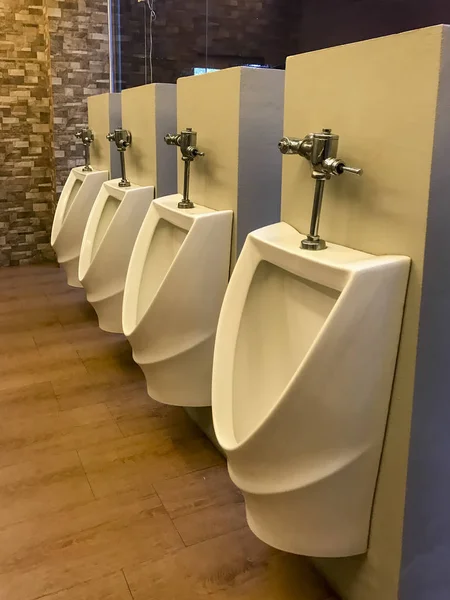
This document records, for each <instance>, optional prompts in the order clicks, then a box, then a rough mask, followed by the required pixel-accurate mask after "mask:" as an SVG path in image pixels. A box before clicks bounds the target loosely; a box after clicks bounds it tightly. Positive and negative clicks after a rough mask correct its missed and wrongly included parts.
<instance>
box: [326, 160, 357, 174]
mask: <svg viewBox="0 0 450 600" xmlns="http://www.w3.org/2000/svg"><path fill="white" fill-rule="evenodd" d="M323 168H324V171H326V172H328V173H330V175H342V174H343V173H349V174H350V175H359V176H361V175H362V174H363V173H364V171H363V169H360V168H357V167H348V166H347V165H346V164H345V162H344V161H343V160H341V159H340V158H326V159H325V160H324V161H323Z"/></svg>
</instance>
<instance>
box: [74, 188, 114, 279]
mask: <svg viewBox="0 0 450 600" xmlns="http://www.w3.org/2000/svg"><path fill="white" fill-rule="evenodd" d="M107 183H109V182H104V183H103V184H102V187H101V188H100V191H99V193H98V195H97V198H96V199H95V201H94V204H93V206H92V209H91V212H90V213H89V217H88V220H87V223H86V228H85V230H84V234H83V241H82V242H81V249H80V262H79V266H78V279H79V280H80V281H81V283H83V280H84V279H85V278H86V277H87V275H88V273H89V269H90V267H91V265H92V262H93V261H94V259H95V256H92V251H93V243H94V242H93V240H94V239H95V235H96V233H97V228H98V225H99V222H100V219H101V217H102V214H103V210H104V208H105V205H106V203H107V201H108V200H109V198H110V197H111V196H113V198H115V199H116V200H118V201H119V207H118V208H117V210H116V212H115V213H114V215H113V218H112V219H111V221H110V222H109V224H108V227H107V228H106V231H105V233H104V235H103V239H104V238H105V236H106V234H107V233H108V231H109V229H110V227H111V225H112V223H113V221H114V219H115V217H116V215H117V211H118V210H119V208H120V205H121V204H122V201H123V199H124V197H125V194H123V193H122V194H121V198H117V196H114V195H113V194H112V193H111V191H110V190H111V189H113V190H114V189H115V188H110V186H108V185H107ZM118 191H120V192H122V190H118ZM103 193H104V200H103V202H102V203H101V205H100V202H98V204H97V201H98V200H99V198H100V197H101V195H103ZM96 205H97V206H96ZM100 206H101V207H100ZM94 219H95V221H94ZM94 225H95V229H94V231H93V234H94V235H93V237H92V242H91V243H89V258H87V251H88V241H87V239H88V234H89V233H90V231H91V228H93V227H94ZM97 252H98V249H97ZM96 254H97V253H96ZM85 255H86V261H88V264H87V265H86V266H85V265H84V260H83V257H84V256H85ZM82 268H83V271H84V272H83V273H82Z"/></svg>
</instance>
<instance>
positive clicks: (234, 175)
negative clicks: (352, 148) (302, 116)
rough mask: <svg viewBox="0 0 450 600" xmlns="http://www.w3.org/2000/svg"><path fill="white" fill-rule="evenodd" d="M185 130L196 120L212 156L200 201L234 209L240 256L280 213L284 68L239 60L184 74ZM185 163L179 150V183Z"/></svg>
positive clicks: (199, 162)
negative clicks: (251, 234) (200, 72)
mask: <svg viewBox="0 0 450 600" xmlns="http://www.w3.org/2000/svg"><path fill="white" fill-rule="evenodd" d="M177 87H178V109H177V114H178V130H179V131H180V130H182V129H186V127H192V129H194V130H195V131H197V133H198V139H197V145H198V147H199V149H200V150H202V151H203V152H205V157H204V158H198V159H196V160H195V161H194V164H193V165H192V168H191V199H192V201H193V202H196V203H198V204H202V205H204V206H208V207H210V208H213V209H216V210H221V209H231V210H233V211H234V215H235V221H234V239H233V260H234V257H235V256H236V255H237V254H238V253H239V251H240V249H241V247H242V244H243V243H244V241H245V237H246V235H247V233H248V232H249V231H252V230H253V229H257V228H258V227H262V226H264V225H268V224H270V223H274V222H276V221H278V220H279V214H280V213H279V210H280V192H281V157H280V154H279V152H278V148H277V143H278V141H279V139H280V137H281V135H282V127H283V125H282V123H283V96H284V71H277V70H274V69H251V68H246V67H234V68H231V69H225V70H223V71H218V72H216V73H207V74H205V75H199V76H192V77H184V78H181V79H179V80H178V86H177ZM182 185H183V163H182V161H181V156H180V153H179V152H178V188H179V191H180V192H181V191H182Z"/></svg>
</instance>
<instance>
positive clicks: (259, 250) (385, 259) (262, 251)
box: [212, 222, 410, 454]
mask: <svg viewBox="0 0 450 600" xmlns="http://www.w3.org/2000/svg"><path fill="white" fill-rule="evenodd" d="M281 223H283V222H280V223H276V224H274V225H269V226H267V227H264V228H261V229H259V230H256V231H254V232H252V233H250V234H249V235H248V236H247V240H246V243H245V245H244V248H243V250H242V252H241V256H240V258H239V260H242V259H243V257H244V252H246V253H247V254H249V252H250V249H251V250H252V251H253V252H254V257H253V260H252V257H251V256H249V258H248V259H247V260H248V261H252V262H253V265H252V273H251V277H249V278H248V280H247V282H248V285H247V287H246V291H245V295H244V296H243V298H241V302H240V305H239V310H236V308H234V311H232V312H235V313H237V314H238V320H237V322H236V320H235V327H233V328H232V330H231V333H229V334H228V332H227V334H226V335H227V337H226V339H225V341H224V342H223V344H224V345H225V346H227V347H231V348H232V356H231V357H230V358H229V359H228V360H227V363H228V365H229V366H228V368H227V372H228V376H227V375H225V378H227V379H230V380H233V379H234V368H235V359H236V346H237V340H238V336H239V331H240V327H241V321H242V316H243V311H244V308H245V305H246V303H247V299H248V293H249V290H250V286H251V284H252V282H253V278H254V275H255V273H256V269H257V267H258V265H259V264H260V263H261V262H262V261H264V260H265V261H266V262H269V263H270V264H272V265H274V266H276V267H278V268H280V269H282V270H284V271H288V272H290V273H291V274H293V275H294V276H296V277H303V278H306V279H307V280H308V281H311V278H308V277H305V276H304V275H301V274H300V273H299V272H298V271H296V272H294V271H292V270H291V269H288V268H286V267H285V266H283V265H281V264H279V263H277V262H276V261H275V260H268V259H267V258H266V257H265V256H264V255H266V256H267V254H268V253H270V251H269V250H268V246H271V247H274V246H275V247H276V248H277V250H281V253H280V255H281V254H282V253H289V254H293V255H294V259H295V261H300V264H301V262H302V261H303V260H304V259H306V258H307V259H308V260H311V259H314V258H316V259H317V258H318V257H317V253H311V254H307V252H309V251H301V252H300V253H298V252H297V253H293V252H292V251H290V249H289V247H285V248H282V247H281V248H280V246H279V245H277V244H274V243H273V242H272V241H271V240H268V239H264V235H263V232H264V231H267V230H268V229H272V228H273V227H274V226H277V225H280V224H281ZM283 224H284V225H286V226H287V227H289V228H290V229H291V230H292V231H291V233H292V232H296V233H297V235H298V236H299V239H301V237H302V234H300V232H298V231H297V230H296V229H295V228H293V227H292V226H291V225H289V224H287V223H283ZM337 246H338V245H333V247H337ZM339 247H341V248H345V247H344V246H339ZM348 250H352V249H351V248H348ZM323 252H326V250H325V251H323ZM354 252H355V253H358V254H360V255H361V256H363V255H366V256H367V261H363V260H361V261H358V260H355V261H349V262H347V263H346V264H345V265H342V264H332V265H329V264H328V265H327V266H328V267H330V266H331V268H332V269H333V270H334V271H341V273H342V274H343V275H344V285H343V287H342V289H341V290H339V289H337V291H339V292H340V294H339V297H338V299H337V300H336V302H335V304H334V306H333V308H332V309H331V311H330V313H329V314H328V317H327V318H326V320H325V322H324V324H323V325H322V327H321V329H320V331H319V333H318V335H317V336H316V338H315V339H314V341H313V343H312V344H311V346H310V347H309V349H308V351H307V353H306V354H305V356H304V357H303V360H302V361H301V362H300V364H299V365H298V366H297V368H296V369H295V371H294V373H293V374H292V376H291V378H290V379H289V381H288V382H287V384H286V386H285V388H284V389H283V391H282V393H281V394H280V395H279V397H278V398H277V400H276V402H274V404H273V405H272V407H271V409H270V410H269V411H268V412H267V413H266V415H265V416H264V418H263V419H262V420H261V421H260V422H259V423H258V424H257V425H256V426H255V427H253V428H252V431H251V432H250V433H249V434H248V435H247V436H245V438H243V439H242V440H241V441H240V442H237V440H236V436H235V434H234V427H233V418H232V416H233V386H231V388H230V390H229V391H230V394H231V398H230V400H228V401H226V402H227V404H228V405H229V408H228V409H227V410H230V411H231V414H230V418H227V425H226V427H227V429H228V430H227V431H226V432H225V434H224V433H223V431H220V429H223V425H219V424H218V421H217V417H216V414H215V413H216V411H215V410H214V405H215V404H216V403H217V402H219V401H220V402H222V403H223V402H225V400H223V399H222V398H223V396H222V392H219V393H220V395H221V399H220V400H219V401H218V400H216V401H214V398H213V400H212V407H213V421H214V428H215V431H216V435H217V439H218V441H219V443H220V445H221V447H222V448H223V449H224V450H225V452H226V453H228V454H231V453H233V452H236V451H239V450H240V449H241V448H242V447H243V446H244V445H246V444H248V443H249V442H251V441H252V439H253V438H254V437H255V436H256V435H258V434H259V432H260V431H261V429H262V428H263V427H264V426H265V425H266V424H267V423H268V422H269V421H270V420H271V419H272V417H273V416H274V415H275V414H276V412H277V411H278V410H280V408H281V405H282V400H283V398H285V397H286V396H287V395H288V394H289V393H290V391H291V390H292V387H293V386H294V385H295V382H296V380H297V379H298V377H299V374H300V372H301V371H302V370H306V369H307V368H308V365H309V364H310V362H311V360H312V357H314V355H315V354H316V352H317V347H318V346H319V345H320V344H322V343H323V342H322V340H323V335H324V331H325V329H326V328H327V327H328V326H330V324H332V323H334V321H335V320H336V318H337V317H336V313H338V312H340V310H341V306H342V304H343V303H344V301H345V300H346V298H347V296H348V294H349V293H350V291H351V288H352V287H353V285H354V284H355V282H356V281H357V279H358V278H359V277H360V275H362V274H364V273H366V272H367V271H369V270H371V269H372V268H377V267H381V266H382V265H383V264H386V263H389V262H396V261H398V260H401V259H406V260H407V261H408V262H409V263H410V258H409V257H405V256H402V255H397V256H392V255H382V256H377V255H373V254H368V253H364V252H360V251H358V250H355V251H354ZM313 255H314V256H313ZM322 256H323V257H325V255H324V254H323V255H322ZM238 262H239V261H238ZM314 262H317V260H315V261H314ZM319 262H320V261H319ZM363 262H364V263H365V265H364V266H363V265H362V264H361V263H363ZM241 264H242V263H241ZM322 264H325V263H322ZM237 268H238V265H237V266H236V267H235V270H234V273H233V275H234V274H235V273H238V271H237ZM233 275H232V278H233ZM235 281H236V279H235ZM315 282H316V283H319V284H322V282H321V281H317V280H315ZM238 283H239V284H240V285H242V282H238ZM235 285H237V284H233V285H231V279H230V283H229V285H228V289H227V293H226V294H225V298H224V302H223V305H222V312H221V318H220V319H219V325H218V330H217V340H219V339H220V337H221V335H220V331H219V330H220V329H221V327H224V326H223V325H221V321H222V320H223V318H222V315H226V314H227V313H228V308H227V307H228V305H229V303H230V302H231V301H230V300H229V297H230V295H231V294H233V295H234V287H235ZM322 285H324V284H322ZM327 287H331V286H330V285H328V286H327ZM331 289H336V288H333V287H331ZM224 309H225V310H226V313H224V312H223V311H224ZM230 312H231V311H230ZM226 318H227V321H228V319H229V317H228V316H227V317H226ZM224 329H225V331H227V330H228V331H230V328H229V327H228V328H225V327H224ZM230 335H232V336H233V337H232V338H231V339H230V337H229V336H230ZM216 347H217V341H216ZM215 353H216V351H215ZM223 360H224V359H221V362H222V361H223ZM215 368H216V361H215V362H214V369H213V372H214V370H215ZM217 368H221V369H222V370H223V366H222V365H218V366H217ZM214 378H215V376H214V375H213V381H214ZM213 389H214V387H213ZM230 405H231V406H230ZM225 440H226V441H227V442H228V443H224V441H225ZM230 441H232V442H233V443H232V444H231V443H229V442H230Z"/></svg>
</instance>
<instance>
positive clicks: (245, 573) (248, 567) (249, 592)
mask: <svg viewBox="0 0 450 600" xmlns="http://www.w3.org/2000/svg"><path fill="white" fill-rule="evenodd" d="M125 576H126V578H127V581H128V583H129V585H130V589H131V592H132V594H133V598H134V599H135V600H161V598H165V599H167V600H169V599H170V600H172V599H176V600H192V599H193V598H205V597H207V598H208V599H210V600H237V599H238V600H244V599H245V600H266V599H267V600H272V599H276V600H326V599H327V600H328V599H330V591H329V589H327V588H326V587H325V586H324V585H323V584H322V583H321V581H320V579H319V577H318V576H317V574H316V573H315V572H314V571H313V570H312V568H311V567H310V566H309V564H308V562H307V561H306V559H304V558H302V557H299V556H294V555H289V554H284V553H281V552H277V551H275V550H271V549H269V548H268V546H266V545H265V544H263V543H262V542H260V541H259V540H257V539H256V538H255V537H254V536H253V534H252V533H251V532H250V531H249V530H248V529H242V530H240V531H237V532H234V533H230V534H227V535H225V536H221V537H219V538H215V539H213V540H208V541H207V542H203V543H201V544H196V545H195V546H190V547H189V548H185V549H183V550H180V551H179V552H177V554H176V555H175V556H171V557H167V558H163V559H161V560H158V561H152V562H147V563H145V564H142V565H140V566H136V567H134V568H133V567H131V568H126V569H125Z"/></svg>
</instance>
